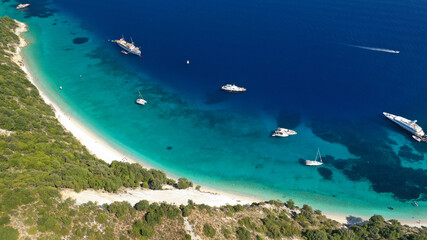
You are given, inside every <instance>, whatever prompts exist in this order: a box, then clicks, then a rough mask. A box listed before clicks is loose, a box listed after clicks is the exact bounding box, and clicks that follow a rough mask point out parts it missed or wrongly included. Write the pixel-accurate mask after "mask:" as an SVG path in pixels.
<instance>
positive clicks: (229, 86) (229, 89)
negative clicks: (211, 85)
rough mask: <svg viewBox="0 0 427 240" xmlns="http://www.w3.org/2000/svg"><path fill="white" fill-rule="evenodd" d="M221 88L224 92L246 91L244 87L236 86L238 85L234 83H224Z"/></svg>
mask: <svg viewBox="0 0 427 240" xmlns="http://www.w3.org/2000/svg"><path fill="white" fill-rule="evenodd" d="M221 89H222V90H223V91H226V92H245V91H246V88H243V87H238V86H236V85H234V84H227V85H224V86H222V87H221Z"/></svg>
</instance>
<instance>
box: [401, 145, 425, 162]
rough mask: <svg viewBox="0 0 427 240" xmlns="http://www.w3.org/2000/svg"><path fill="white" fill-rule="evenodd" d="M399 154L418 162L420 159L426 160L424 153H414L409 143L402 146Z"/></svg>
mask: <svg viewBox="0 0 427 240" xmlns="http://www.w3.org/2000/svg"><path fill="white" fill-rule="evenodd" d="M398 155H399V157H401V158H404V159H405V160H407V161H409V162H418V161H421V160H424V155H423V154H415V153H413V152H412V149H411V148H410V147H408V146H407V145H403V146H402V147H400V149H399V154H398Z"/></svg>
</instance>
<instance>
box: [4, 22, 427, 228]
mask: <svg viewBox="0 0 427 240" xmlns="http://www.w3.org/2000/svg"><path fill="white" fill-rule="evenodd" d="M16 22H17V23H18V28H17V29H16V30H15V33H16V34H17V35H18V36H19V37H20V44H19V46H17V49H16V52H15V53H14V54H13V57H12V60H13V61H14V62H15V63H16V64H18V65H19V66H20V67H21V68H22V70H23V71H24V72H25V73H26V74H27V77H28V79H29V80H30V81H31V83H32V84H34V85H35V86H36V87H37V89H38V90H39V92H40V95H41V97H42V98H43V100H44V101H45V102H46V103H47V104H49V105H50V106H52V108H53V109H54V111H55V115H56V117H57V118H58V120H59V122H60V123H61V124H62V126H63V127H64V128H65V129H66V130H68V131H69V132H70V133H72V134H73V135H74V137H75V138H76V139H77V140H79V141H80V142H81V143H82V144H83V145H84V146H86V148H87V149H88V151H89V152H90V153H92V154H94V155H95V156H96V157H98V158H100V159H102V160H104V161H105V162H107V163H111V162H112V161H113V160H118V161H127V162H135V163H139V161H136V160H135V159H132V157H130V156H128V155H126V154H124V153H122V152H120V151H119V150H117V149H116V148H114V147H113V146H111V145H110V144H109V143H107V142H106V141H104V140H103V139H102V138H101V137H99V136H97V135H95V134H94V133H93V132H91V131H90V130H89V129H87V128H86V127H85V126H84V125H82V124H81V123H79V122H78V121H77V120H75V119H73V118H72V116H70V115H68V114H66V113H65V112H64V111H63V110H62V109H61V108H60V107H59V106H58V105H57V104H55V103H54V102H53V101H51V100H50V99H49V97H48V96H47V95H46V94H45V93H44V91H43V89H42V88H41V87H40V84H38V82H37V81H35V79H34V78H33V77H32V75H31V74H30V71H29V70H28V68H27V67H26V65H25V63H24V61H23V58H22V55H21V49H22V48H23V47H25V46H26V45H27V42H26V41H25V39H24V38H23V37H22V36H21V33H23V32H26V31H27V27H26V25H25V24H24V23H22V22H19V21H16ZM144 166H145V167H147V166H148V165H144ZM148 167H149V166H148ZM203 189H204V190H205V189H207V188H203ZM208 191H209V192H203V191H197V190H195V189H186V190H178V189H173V190H157V191H154V190H144V189H135V190H132V189H130V190H127V192H121V193H116V194H114V193H107V192H102V191H95V190H85V191H82V192H80V193H76V192H74V191H72V190H69V189H65V190H62V191H61V193H62V195H63V198H72V199H75V200H76V203H77V204H82V203H85V202H89V201H92V202H98V203H99V204H103V203H111V202H114V201H128V202H130V203H131V204H135V203H136V202H138V201H140V200H143V199H145V200H148V201H150V202H167V203H171V204H177V205H179V204H187V202H188V200H189V199H191V200H193V201H194V202H195V203H197V204H206V205H209V206H221V205H226V204H230V205H235V204H250V203H253V202H260V201H262V200H261V199H258V198H254V197H245V196H240V195H237V194H231V193H228V192H221V191H218V190H213V189H208ZM324 214H325V215H326V216H327V217H328V218H331V219H334V220H336V221H338V222H340V223H346V222H347V220H346V215H344V214H329V213H324ZM400 221H401V222H402V223H403V224H407V225H410V226H418V227H420V226H421V225H424V226H425V225H427V224H426V223H427V221H426V220H421V222H417V220H400Z"/></svg>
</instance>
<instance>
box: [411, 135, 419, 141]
mask: <svg viewBox="0 0 427 240" xmlns="http://www.w3.org/2000/svg"><path fill="white" fill-rule="evenodd" d="M412 138H413V139H415V140H416V141H418V142H421V138H420V137H418V136H415V135H412Z"/></svg>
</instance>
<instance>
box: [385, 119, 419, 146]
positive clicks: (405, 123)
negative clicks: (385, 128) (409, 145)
mask: <svg viewBox="0 0 427 240" xmlns="http://www.w3.org/2000/svg"><path fill="white" fill-rule="evenodd" d="M383 114H384V116H386V117H387V118H388V119H389V120H390V121H392V122H394V123H396V124H397V125H399V126H400V127H401V128H403V129H405V130H406V131H408V132H410V133H411V134H412V135H413V136H412V138H414V139H415V140H416V141H418V142H420V141H424V142H426V141H427V135H426V134H425V133H424V131H423V129H422V128H421V127H420V126H419V125H418V124H417V120H409V119H406V118H404V117H401V116H397V115H394V114H391V113H386V112H383Z"/></svg>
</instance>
